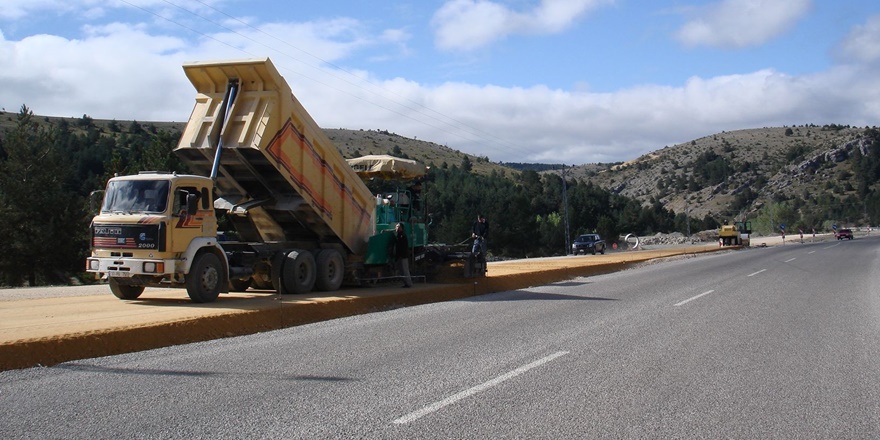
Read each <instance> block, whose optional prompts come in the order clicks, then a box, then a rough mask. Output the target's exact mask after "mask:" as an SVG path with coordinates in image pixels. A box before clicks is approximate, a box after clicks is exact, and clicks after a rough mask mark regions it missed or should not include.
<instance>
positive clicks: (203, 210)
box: [86, 172, 223, 299]
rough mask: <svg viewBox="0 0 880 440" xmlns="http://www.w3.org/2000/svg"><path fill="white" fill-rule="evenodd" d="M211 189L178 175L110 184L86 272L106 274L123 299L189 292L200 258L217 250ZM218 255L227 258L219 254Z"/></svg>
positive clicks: (94, 222)
mask: <svg viewBox="0 0 880 440" xmlns="http://www.w3.org/2000/svg"><path fill="white" fill-rule="evenodd" d="M212 189H213V184H212V181H211V179H208V178H205V177H201V176H192V175H179V174H176V173H158V172H142V173H140V174H137V175H132V176H121V177H114V178H112V179H110V181H109V182H108V184H107V189H106V191H105V193H104V200H103V203H102V205H101V209H100V212H99V213H98V215H97V216H95V218H94V219H93V220H92V224H91V248H92V252H91V255H90V257H89V258H88V259H87V260H86V270H87V271H88V272H93V273H98V274H105V276H106V277H107V278H108V283H109V285H110V290H111V291H112V292H113V294H114V295H116V296H117V297H119V298H120V299H135V298H137V297H138V296H140V294H141V293H142V292H143V290H144V288H145V287H146V286H151V285H164V286H168V287H174V286H177V287H182V286H184V284H185V282H186V279H185V278H186V275H187V274H188V273H189V272H190V268H191V263H192V261H193V260H194V258H195V254H196V252H197V251H198V250H199V249H200V248H203V247H205V246H207V247H209V248H210V247H212V246H216V242H217V219H216V217H215V215H214V207H213V206H212ZM215 254H216V256H217V257H218V258H221V257H223V252H222V251H220V250H219V248H218V249H217V252H216V253H215ZM217 283H218V284H219V283H220V280H219V279H218V280H217ZM211 287H213V286H211ZM217 287H221V289H220V290H222V286H217ZM218 292H219V290H218ZM205 299H207V298H205Z"/></svg>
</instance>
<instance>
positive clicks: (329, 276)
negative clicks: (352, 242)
mask: <svg viewBox="0 0 880 440" xmlns="http://www.w3.org/2000/svg"><path fill="white" fill-rule="evenodd" d="M315 265H316V268H317V277H316V278H315V288H317V289H318V290H320V291H323V292H332V291H334V290H339V287H340V286H342V279H343V278H344V277H345V260H343V259H342V254H340V253H339V251H337V250H336V249H321V250H320V251H318V258H317V259H316V260H315Z"/></svg>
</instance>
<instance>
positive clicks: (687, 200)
mask: <svg viewBox="0 0 880 440" xmlns="http://www.w3.org/2000/svg"><path fill="white" fill-rule="evenodd" d="M684 218H685V221H687V232H688V235H687V237H688V240H690V239H691V201H690V192H688V195H686V196H685V197H684Z"/></svg>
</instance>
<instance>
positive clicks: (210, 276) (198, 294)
mask: <svg viewBox="0 0 880 440" xmlns="http://www.w3.org/2000/svg"><path fill="white" fill-rule="evenodd" d="M221 278H223V268H222V267H221V263H220V259H219V258H217V256H216V255H214V254H212V253H210V252H205V253H202V254H199V255H197V256H196V259H195V261H193V265H192V267H190V269H189V273H188V274H186V293H188V294H189V298H190V299H191V300H193V302H197V303H206V302H212V301H214V300H216V299H217V296H219V295H220V283H221V281H220V280H221Z"/></svg>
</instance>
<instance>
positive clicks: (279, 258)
mask: <svg viewBox="0 0 880 440" xmlns="http://www.w3.org/2000/svg"><path fill="white" fill-rule="evenodd" d="M288 252H290V251H281V252H278V253H276V254H275V255H273V256H272V266H271V267H270V268H269V279H270V280H271V281H272V288H273V289H275V291H276V292H278V294H280V295H287V293H288V292H287V288H285V287H284V283H283V282H282V281H281V277H282V275H283V272H284V271H283V270H282V269H283V268H284V261H285V260H286V259H287V254H288Z"/></svg>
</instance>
